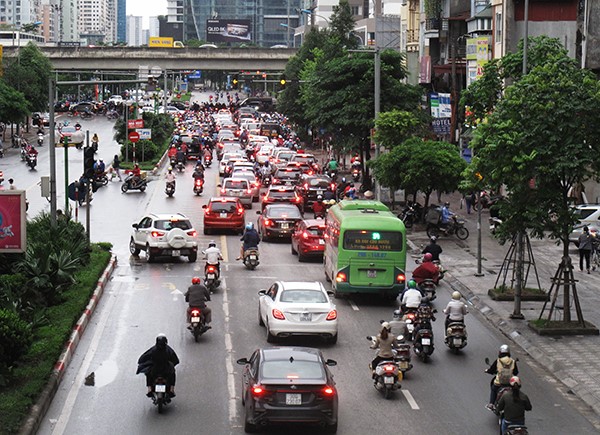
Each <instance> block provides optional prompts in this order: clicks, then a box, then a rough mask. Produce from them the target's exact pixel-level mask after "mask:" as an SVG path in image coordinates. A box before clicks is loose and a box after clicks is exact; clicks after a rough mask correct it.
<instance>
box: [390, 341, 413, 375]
mask: <svg viewBox="0 0 600 435" xmlns="http://www.w3.org/2000/svg"><path fill="white" fill-rule="evenodd" d="M397 339H398V341H400V342H401V343H398V344H397V345H396V349H394V360H395V361H396V362H397V363H398V368H399V369H400V371H401V372H402V377H403V378H404V377H406V372H407V371H409V370H410V369H412V368H413V365H412V364H411V362H410V360H411V356H410V344H406V343H404V336H402V335H401V336H399V337H398V338H397Z"/></svg>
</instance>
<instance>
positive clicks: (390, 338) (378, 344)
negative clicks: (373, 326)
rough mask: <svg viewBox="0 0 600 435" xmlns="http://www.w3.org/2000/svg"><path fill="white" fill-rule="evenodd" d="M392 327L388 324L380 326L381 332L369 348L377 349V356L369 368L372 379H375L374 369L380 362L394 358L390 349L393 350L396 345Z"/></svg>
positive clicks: (384, 323)
mask: <svg viewBox="0 0 600 435" xmlns="http://www.w3.org/2000/svg"><path fill="white" fill-rule="evenodd" d="M391 330H392V327H391V326H390V324H389V323H388V322H383V323H382V324H381V330H380V331H379V334H377V336H376V337H374V342H373V344H372V345H371V346H370V347H371V349H379V350H378V351H377V355H375V358H373V361H371V364H370V365H369V367H370V368H371V371H372V372H373V377H375V368H376V367H377V365H378V364H379V363H380V362H381V361H387V360H392V359H393V358H394V352H393V351H392V349H393V348H394V344H395V343H396V336H395V335H394V334H392V333H391Z"/></svg>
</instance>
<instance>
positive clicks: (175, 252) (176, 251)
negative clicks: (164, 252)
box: [171, 249, 181, 257]
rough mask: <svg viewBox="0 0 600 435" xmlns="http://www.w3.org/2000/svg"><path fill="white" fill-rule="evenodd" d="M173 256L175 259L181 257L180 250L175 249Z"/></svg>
mask: <svg viewBox="0 0 600 435" xmlns="http://www.w3.org/2000/svg"><path fill="white" fill-rule="evenodd" d="M171 255H172V256H173V257H179V256H180V255H181V252H180V251H179V249H173V252H172V253H171Z"/></svg>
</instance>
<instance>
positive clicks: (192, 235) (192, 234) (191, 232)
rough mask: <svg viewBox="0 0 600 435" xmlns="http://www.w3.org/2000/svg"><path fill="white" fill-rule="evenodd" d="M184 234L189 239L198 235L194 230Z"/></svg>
mask: <svg viewBox="0 0 600 435" xmlns="http://www.w3.org/2000/svg"><path fill="white" fill-rule="evenodd" d="M186 234H187V235H188V236H190V237H196V236H197V235H198V233H197V232H196V230H192V231H188V232H187V233H186Z"/></svg>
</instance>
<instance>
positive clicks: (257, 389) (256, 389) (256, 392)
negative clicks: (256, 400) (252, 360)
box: [252, 385, 265, 397]
mask: <svg viewBox="0 0 600 435" xmlns="http://www.w3.org/2000/svg"><path fill="white" fill-rule="evenodd" d="M264 393H265V389H264V388H263V387H262V386H260V385H254V386H253V387H252V395H253V396H254V397H260V396H262V395H263V394H264Z"/></svg>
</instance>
